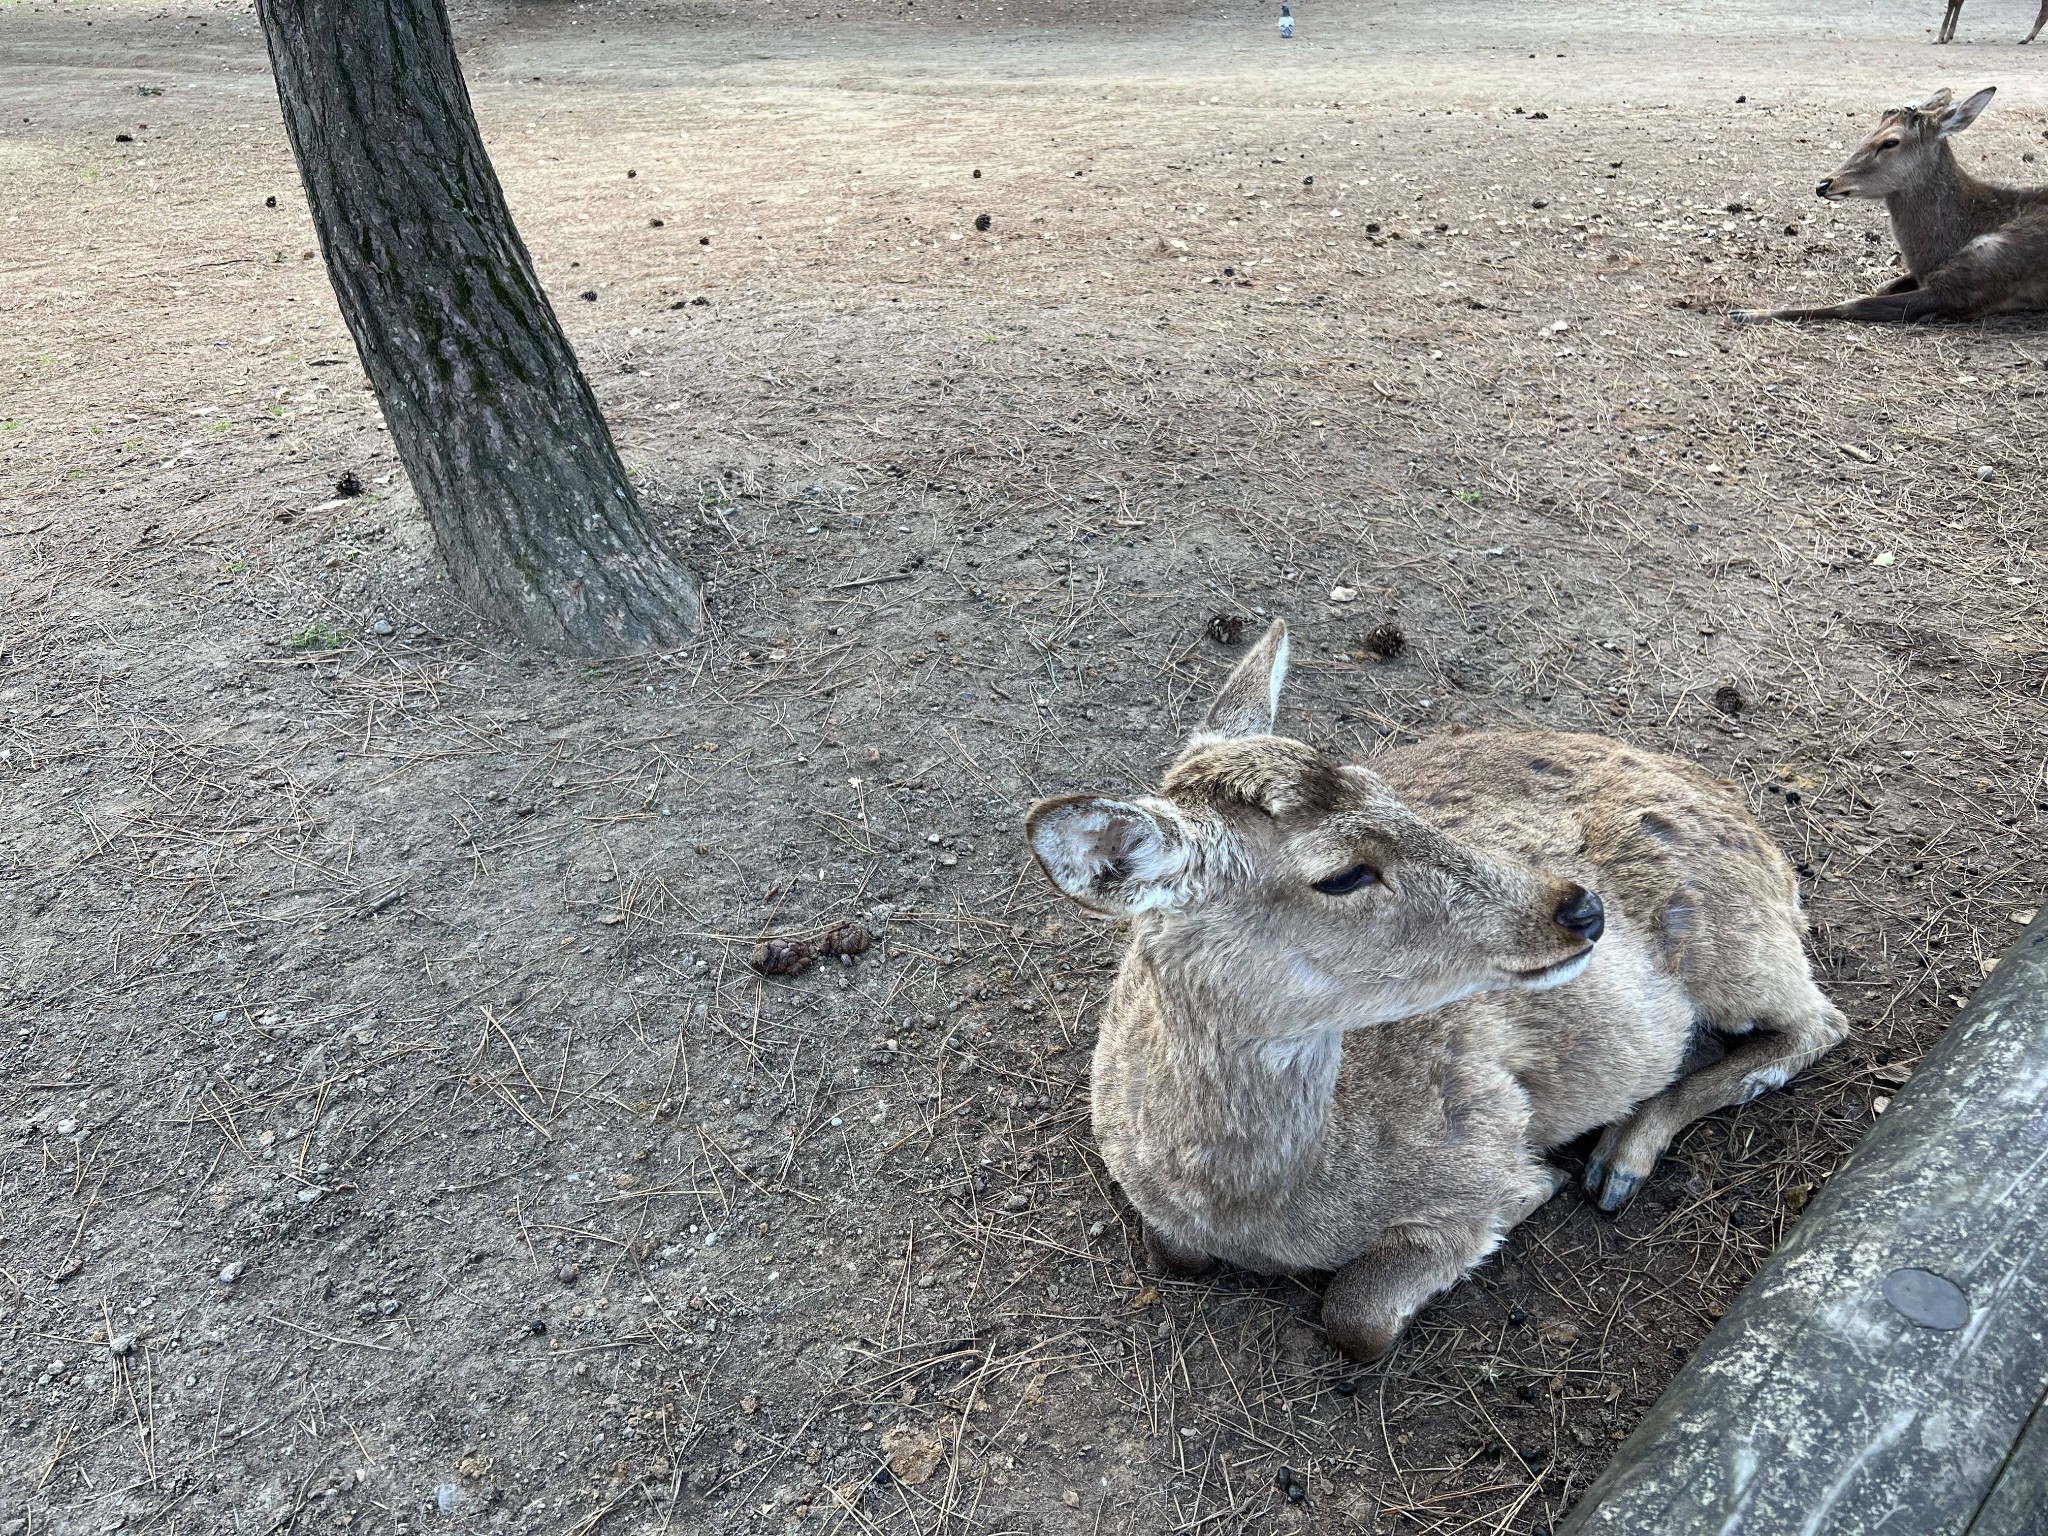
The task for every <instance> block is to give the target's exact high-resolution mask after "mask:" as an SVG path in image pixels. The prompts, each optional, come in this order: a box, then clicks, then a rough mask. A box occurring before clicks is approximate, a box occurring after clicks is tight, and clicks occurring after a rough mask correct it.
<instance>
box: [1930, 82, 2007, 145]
mask: <svg viewBox="0 0 2048 1536" xmlns="http://www.w3.org/2000/svg"><path fill="white" fill-rule="evenodd" d="M1997 94H1998V87H1997V86H1995V85H1987V86H1985V87H1984V89H1983V90H1981V91H1979V92H1978V93H1977V94H1976V95H1974V96H1972V97H1971V98H1970V99H1969V100H1968V101H1965V102H1960V103H1958V104H1957V105H1955V106H1953V107H1944V108H1943V109H1942V112H1941V115H1940V116H1939V117H1938V118H1936V119H1935V123H1934V131H1935V133H1936V134H1938V135H1939V136H1940V137H1942V138H1944V139H1945V138H1947V137H1948V136H1949V135H1950V134H1952V133H1961V132H1962V131H1963V130H1964V129H1965V128H1967V127H1969V126H1970V124H1972V123H1974V122H1975V121H1977V118H1978V116H1979V114H1981V113H1982V112H1983V110H1984V109H1985V108H1986V107H1988V106H1990V105H1991V98H1992V97H1993V96H1996V95H1997Z"/></svg>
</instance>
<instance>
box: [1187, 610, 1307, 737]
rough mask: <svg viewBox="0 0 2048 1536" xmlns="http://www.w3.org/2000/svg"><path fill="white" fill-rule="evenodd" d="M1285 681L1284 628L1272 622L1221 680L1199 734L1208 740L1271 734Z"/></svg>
mask: <svg viewBox="0 0 2048 1536" xmlns="http://www.w3.org/2000/svg"><path fill="white" fill-rule="evenodd" d="M1286 681H1287V626H1286V624H1284V623H1283V622H1282V621H1280V620H1279V619H1275V620H1274V621H1273V626H1272V628H1270V629H1268V630H1267V631H1266V633H1265V636H1264V638H1262V639H1261V640H1260V641H1259V643H1258V644H1257V645H1255V646H1253V647H1252V648H1251V651H1250V653H1249V654H1248V655H1246V657H1245V659H1244V660H1243V661H1240V662H1239V663H1238V664H1237V668H1236V670H1235V671H1233V672H1232V673H1231V674H1230V676H1229V677H1228V678H1227V679H1226V680H1225V681H1224V684H1223V691H1222V692H1220V693H1218V694H1217V695H1216V702H1215V703H1213V704H1211V705H1210V706H1209V716H1208V718H1207V719H1206V720H1205V721H1203V723H1202V730H1201V734H1202V735H1203V736H1206V737H1209V738H1211V739H1216V738H1227V737H1231V736H1270V735H1272V734H1273V717H1274V716H1275V715H1277V714H1278V713H1279V712H1280V685H1281V684H1283V683H1285V682H1286Z"/></svg>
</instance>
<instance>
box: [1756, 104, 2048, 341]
mask: <svg viewBox="0 0 2048 1536" xmlns="http://www.w3.org/2000/svg"><path fill="white" fill-rule="evenodd" d="M1992 93H1993V88H1989V87H1987V88H1986V89H1984V90H1981V91H1979V92H1978V93H1977V94H1976V95H1974V96H1972V97H1971V98H1970V99H1969V100H1968V101H1966V102H1963V103H1962V104H1961V105H1960V106H1958V105H1955V104H1953V103H1952V101H1951V99H1950V93H1949V92H1948V91H1946V90H1943V91H1938V92H1936V93H1935V94H1934V95H1933V96H1932V97H1930V98H1929V99H1928V100H1927V101H1926V102H1924V103H1922V104H1921V105H1919V106H1907V107H1898V108H1895V109H1894V110H1892V111H1890V112H1887V113H1885V115H1884V116H1883V118H1881V119H1880V120H1879V122H1878V126H1877V130H1876V131H1875V132H1874V133H1872V134H1871V136H1870V137H1869V138H1868V139H1866V140H1865V141H1864V143H1863V144H1862V146H1861V147H1860V148H1858V149H1857V151H1856V153H1855V154H1853V155H1851V156H1850V157H1849V159H1848V161H1847V162H1846V163H1845V164H1844V165H1843V166H1842V168H1841V169H1840V170H1839V171H1837V172H1836V173H1835V174H1834V175H1832V176H1830V177H1829V178H1828V179H1827V180H1826V181H1823V182H1822V183H1821V184H1820V186H1819V187H1818V188H1817V189H1816V190H1817V191H1818V192H1819V194H1820V195H1821V196H1822V197H1825V198H1828V199H1830V200H1833V201H1840V200H1843V199H1846V198H1852V197H1882V198H1883V199H1884V200H1885V207H1886V211H1887V212H1889V213H1890V215H1891V223H1892V238H1893V239H1895V240H1896V241H1897V242H1898V245H1899V255H1900V257H1901V258H1902V259H1903V260H1904V262H1905V265H1906V274H1905V276H1903V277H1900V278H1896V279H1894V280H1893V281H1892V282H1890V283H1887V284H1886V285H1885V286H1884V287H1882V288H1880V289H1878V290H1877V292H1876V293H1873V294H1869V295H1867V296H1865V297H1863V298H1860V299H1851V300H1849V301H1848V302H1847V303H1843V304H1831V305H1827V306H1824V307H1822V308H1817V309H1775V310H1749V309H1738V310H1736V311H1734V312H1733V315H1732V318H1734V319H1736V320H1876V321H1884V320H1891V321H1905V320H1979V319H1982V318H1984V317H1985V316H1986V315H1994V314H2001V313H2006V312H2010V311H2015V310H2038V309H2048V187H2001V186H1995V185H1993V184H1992V183H1990V182H1985V181H1979V180H1977V178H1976V177H1974V176H1972V175H1970V173H1969V172H1967V171H1965V170H1964V169H1963V168H1962V167H1961V166H1960V165H1958V164H1956V157H1955V153H1954V151H1952V150H1951V149H1950V148H1949V146H1948V142H1947V140H1948V138H1949V136H1950V135H1952V134H1956V133H1960V132H1962V130H1963V129H1965V128H1967V127H1969V126H1970V124H1971V123H1973V122H1975V121H1976V120H1977V116H1978V114H1979V113H1981V112H1982V111H1983V110H1984V108H1985V107H1986V106H1988V105H1989V104H1990V102H1991V97H1992Z"/></svg>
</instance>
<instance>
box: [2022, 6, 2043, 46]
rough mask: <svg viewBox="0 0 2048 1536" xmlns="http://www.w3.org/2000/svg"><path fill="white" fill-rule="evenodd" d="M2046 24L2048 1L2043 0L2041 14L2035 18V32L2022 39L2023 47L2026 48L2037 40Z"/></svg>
mask: <svg viewBox="0 0 2048 1536" xmlns="http://www.w3.org/2000/svg"><path fill="white" fill-rule="evenodd" d="M2044 23H2048V0H2041V14H2040V15H2038V16H2036V17H2035V18H2034V30H2033V31H2031V32H2029V33H2028V34H2027V35H2026V36H2025V37H2023V38H2021V39H2020V43H2021V45H2022V46H2024V45H2026V44H2028V43H2031V42H2032V41H2033V40H2034V39H2035V38H2037V37H2039V36H2040V35H2041V27H2042V25H2043V24H2044Z"/></svg>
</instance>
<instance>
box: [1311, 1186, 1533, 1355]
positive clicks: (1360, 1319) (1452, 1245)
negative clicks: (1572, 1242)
mask: <svg viewBox="0 0 2048 1536" xmlns="http://www.w3.org/2000/svg"><path fill="white" fill-rule="evenodd" d="M1510 1178H1511V1179H1512V1180H1514V1185H1513V1187H1512V1189H1511V1191H1510V1192H1509V1193H1508V1194H1507V1196H1506V1198H1505V1199H1504V1200H1503V1201H1502V1203H1501V1205H1500V1207H1499V1208H1498V1210H1496V1211H1495V1212H1493V1213H1492V1219H1491V1220H1484V1221H1481V1222H1478V1223H1475V1224H1472V1225H1470V1226H1464V1225H1460V1226H1458V1227H1456V1228H1451V1229H1446V1228H1444V1227H1440V1226H1439V1227H1429V1228H1400V1229H1396V1230H1395V1231H1393V1232H1391V1233H1390V1234H1389V1235H1387V1236H1386V1237H1383V1238H1382V1239H1381V1240H1380V1241H1379V1242H1377V1243H1375V1244H1374V1245H1373V1246H1372V1247H1370V1248H1368V1249H1366V1250H1365V1252H1364V1253H1361V1254H1360V1255H1359V1256H1358V1257H1357V1258H1355V1259H1353V1260H1352V1261H1351V1262H1350V1263H1349V1264H1346V1265H1345V1266H1344V1267H1343V1268H1342V1269H1340V1270H1338V1271H1337V1275H1336V1278H1335V1279H1333V1280H1332V1281H1331V1282H1330V1288H1329V1290H1327V1291H1325V1292H1324V1293H1323V1328H1324V1330H1325V1331H1326V1332H1327V1333H1328V1334H1329V1336H1330V1342H1331V1343H1332V1344H1334V1345H1336V1346H1337V1348H1339V1349H1341V1350H1343V1351H1344V1353H1345V1354H1347V1355H1350V1356H1351V1357H1352V1358H1353V1359H1355V1360H1377V1359H1379V1358H1380V1356H1382V1355H1384V1354H1385V1353H1386V1352H1387V1351H1388V1350H1389V1349H1391V1348H1393V1346H1394V1340H1395V1339H1396V1338H1397V1337H1399V1336H1400V1332H1401V1330H1402V1329H1403V1328H1405V1327H1407V1326H1408V1322H1409V1319H1411V1318H1413V1317H1414V1316H1415V1314H1416V1313H1417V1312H1420V1311H1421V1310H1422V1308H1423V1306H1424V1305H1425V1304H1426V1303H1427V1302H1428V1301H1429V1299H1430V1298H1431V1297H1432V1296H1435V1295H1437V1294H1438V1293H1439V1292H1442V1291H1447V1290H1449V1289H1450V1288H1451V1287H1452V1286H1454V1285H1456V1284H1457V1283H1458V1282H1459V1281H1460V1280H1462V1279H1464V1278H1465V1276H1466V1274H1467V1273H1469V1272H1470V1271H1471V1269H1472V1267H1473V1266H1474V1265H1476V1264H1479V1263H1480V1262H1482V1261H1483V1260H1484V1259H1485V1258H1486V1257H1487V1255H1489V1254H1491V1253H1492V1252H1493V1250H1494V1249H1496V1248H1498V1247H1499V1246H1500V1241H1501V1239H1502V1238H1503V1237H1505V1236H1506V1235H1507V1233H1508V1231H1509V1229H1511V1228H1512V1227H1514V1226H1515V1225H1516V1224H1517V1223H1518V1222H1520V1221H1522V1220H1523V1219H1525V1218H1526V1217H1527V1216H1529V1215H1530V1213H1531V1212H1533V1211H1534V1210H1535V1209H1536V1208H1537V1207H1538V1206H1540V1205H1542V1204H1543V1202H1544V1201H1546V1200H1548V1199H1549V1198H1550V1197H1551V1196H1552V1195H1554V1194H1556V1193H1557V1192H1558V1191H1559V1190H1560V1189H1562V1188H1564V1186H1565V1185H1566V1184H1567V1183H1569V1182H1570V1180H1569V1178H1567V1176H1566V1175H1565V1174H1564V1173H1563V1172H1562V1171H1561V1170H1559V1169H1557V1168H1553V1167H1552V1166H1551V1165H1550V1164H1548V1163H1543V1162H1537V1163H1531V1164H1529V1165H1527V1166H1526V1167H1525V1168H1523V1169H1521V1170H1520V1171H1519V1172H1518V1173H1516V1174H1511V1175H1510Z"/></svg>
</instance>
